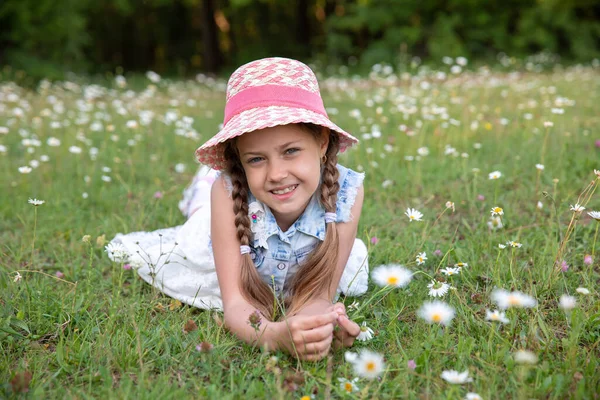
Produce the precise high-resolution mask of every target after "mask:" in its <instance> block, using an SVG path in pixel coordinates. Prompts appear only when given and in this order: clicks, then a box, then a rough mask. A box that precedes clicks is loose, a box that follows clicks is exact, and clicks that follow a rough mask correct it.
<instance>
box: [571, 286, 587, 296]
mask: <svg viewBox="0 0 600 400" xmlns="http://www.w3.org/2000/svg"><path fill="white" fill-rule="evenodd" d="M575 291H576V292H577V293H581V294H585V295H588V294H590V291H589V290H588V289H586V288H584V287H578V288H577V289H575Z"/></svg>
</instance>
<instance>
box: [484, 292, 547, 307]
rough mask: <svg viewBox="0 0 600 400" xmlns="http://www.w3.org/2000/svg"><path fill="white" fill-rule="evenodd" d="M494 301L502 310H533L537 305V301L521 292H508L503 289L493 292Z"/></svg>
mask: <svg viewBox="0 0 600 400" xmlns="http://www.w3.org/2000/svg"><path fill="white" fill-rule="evenodd" d="M492 301H494V302H495V303H496V304H498V307H499V308H500V309H502V310H506V309H507V308H510V307H524V308H531V307H535V306H536V305H537V300H536V299H534V298H533V297H531V296H529V295H526V294H524V293H521V292H508V291H506V290H503V289H496V290H494V291H493V292H492Z"/></svg>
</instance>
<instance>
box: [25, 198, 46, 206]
mask: <svg viewBox="0 0 600 400" xmlns="http://www.w3.org/2000/svg"><path fill="white" fill-rule="evenodd" d="M27 202H28V203H29V204H32V205H34V206H36V207H37V206H41V205H42V204H44V203H45V202H46V201H45V200H38V199H29V200H27Z"/></svg>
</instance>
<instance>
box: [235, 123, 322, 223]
mask: <svg viewBox="0 0 600 400" xmlns="http://www.w3.org/2000/svg"><path fill="white" fill-rule="evenodd" d="M328 145H329V138H328V136H327V135H325V134H323V135H322V139H320V140H319V139H317V138H315V136H314V135H313V134H312V133H310V132H308V131H307V130H305V129H303V128H301V127H300V126H298V125H282V126H275V127H272V128H265V129H261V130H258V131H254V132H250V133H245V134H243V135H242V136H240V137H239V138H238V139H237V148H238V152H239V156H240V160H241V162H242V166H243V167H244V171H245V172H246V178H247V180H248V186H249V187H250V191H251V192H252V194H253V195H254V197H256V198H257V199H258V200H259V201H261V202H262V203H264V204H266V205H267V206H269V208H270V209H271V211H272V212H273V215H274V216H275V219H276V220H277V224H278V225H279V227H280V228H281V229H282V230H283V231H286V230H287V229H288V228H289V227H290V226H291V225H292V224H293V223H294V221H296V220H297V219H298V217H300V215H301V214H302V213H303V212H304V209H305V208H306V206H307V205H308V203H309V201H310V199H311V197H312V195H313V194H314V193H315V191H316V190H317V188H318V187H319V181H320V178H321V162H320V160H321V157H322V155H323V154H325V152H326V150H327V146H328Z"/></svg>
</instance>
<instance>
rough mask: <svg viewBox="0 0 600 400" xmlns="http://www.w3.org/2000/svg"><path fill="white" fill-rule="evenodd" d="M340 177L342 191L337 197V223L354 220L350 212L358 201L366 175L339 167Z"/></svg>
mask: <svg viewBox="0 0 600 400" xmlns="http://www.w3.org/2000/svg"><path fill="white" fill-rule="evenodd" d="M337 168H338V171H339V173H340V176H339V178H338V183H339V185H340V190H339V191H338V195H337V203H336V206H337V210H336V213H337V222H348V221H350V220H352V215H351V213H350V211H351V210H352V206H353V205H354V201H355V200H356V195H357V193H358V189H359V188H360V187H361V186H362V184H363V181H364V179H365V174H364V173H360V172H356V171H354V170H352V169H350V168H346V167H344V166H343V165H340V164H338V165H337Z"/></svg>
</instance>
